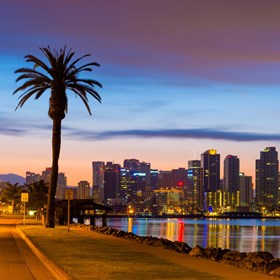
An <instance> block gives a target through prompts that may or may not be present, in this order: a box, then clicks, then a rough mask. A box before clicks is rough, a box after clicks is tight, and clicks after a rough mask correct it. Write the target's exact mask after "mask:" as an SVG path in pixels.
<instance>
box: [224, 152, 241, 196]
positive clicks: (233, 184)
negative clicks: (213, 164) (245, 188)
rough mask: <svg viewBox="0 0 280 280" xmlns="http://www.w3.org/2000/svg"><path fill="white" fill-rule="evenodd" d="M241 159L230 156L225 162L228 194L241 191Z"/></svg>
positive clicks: (225, 179)
mask: <svg viewBox="0 0 280 280" xmlns="http://www.w3.org/2000/svg"><path fill="white" fill-rule="evenodd" d="M239 186H240V180H239V158H238V157H237V156H232V155H228V156H226V158H225V160H224V188H225V191H226V192H230V193H237V192H238V191H239Z"/></svg>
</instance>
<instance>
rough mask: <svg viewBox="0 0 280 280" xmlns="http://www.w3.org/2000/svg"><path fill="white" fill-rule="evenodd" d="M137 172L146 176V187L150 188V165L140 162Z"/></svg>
mask: <svg viewBox="0 0 280 280" xmlns="http://www.w3.org/2000/svg"><path fill="white" fill-rule="evenodd" d="M139 172H140V173H145V174H146V185H147V186H151V164H150V163H148V162H140V164H139Z"/></svg>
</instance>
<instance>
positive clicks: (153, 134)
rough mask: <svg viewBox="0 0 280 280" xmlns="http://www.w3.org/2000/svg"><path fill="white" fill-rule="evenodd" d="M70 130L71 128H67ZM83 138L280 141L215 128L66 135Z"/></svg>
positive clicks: (269, 136) (278, 136)
mask: <svg viewBox="0 0 280 280" xmlns="http://www.w3.org/2000/svg"><path fill="white" fill-rule="evenodd" d="M68 131H69V132H70V131H71V130H70V129H68ZM70 135H71V136H75V137H77V136H78V137H79V138H82V139H84V140H108V139H114V138H146V139H151V138H170V139H216V140H226V141H237V142H250V141H280V134H264V133H251V132H232V131H222V130H215V129H207V128H206V129H204V128H201V129H159V130H141V129H132V130H115V131H104V132H99V133H93V132H90V131H82V130H73V131H72V132H70V133H69V134H68V136H70Z"/></svg>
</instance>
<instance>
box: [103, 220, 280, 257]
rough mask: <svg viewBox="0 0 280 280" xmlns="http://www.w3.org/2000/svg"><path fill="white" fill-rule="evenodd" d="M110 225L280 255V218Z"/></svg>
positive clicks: (112, 222) (192, 242) (116, 222)
mask: <svg viewBox="0 0 280 280" xmlns="http://www.w3.org/2000/svg"><path fill="white" fill-rule="evenodd" d="M108 226H110V227H114V228H117V229H121V230H124V231H128V232H133V233H135V234H137V235H141V236H149V235H151V236H156V237H162V238H166V239H169V240H172V241H175V240H177V241H183V242H186V243H188V244H189V245H190V246H191V247H194V246H195V245H200V246H202V247H204V248H205V247H207V246H212V247H220V248H223V249H231V250H237V251H241V252H253V251H269V252H271V253H272V254H273V255H274V256H275V257H278V258H279V257H280V242H279V241H280V220H255V219H252V220H250V219H248V220H230V219H224V220H222V219H209V220H204V219H201V220H200V219H199V220H191V219H140V218H110V219H108Z"/></svg>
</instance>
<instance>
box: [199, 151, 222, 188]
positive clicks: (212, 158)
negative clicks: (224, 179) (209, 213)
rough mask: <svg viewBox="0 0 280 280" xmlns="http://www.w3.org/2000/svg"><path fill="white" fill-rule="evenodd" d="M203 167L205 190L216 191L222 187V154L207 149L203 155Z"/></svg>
mask: <svg viewBox="0 0 280 280" xmlns="http://www.w3.org/2000/svg"><path fill="white" fill-rule="evenodd" d="M201 166H202V168H203V191H204V192H215V191H217V190H219V189H220V154H217V151H216V150H213V149H211V150H207V151H205V152H204V153H203V154H202V155H201Z"/></svg>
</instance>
